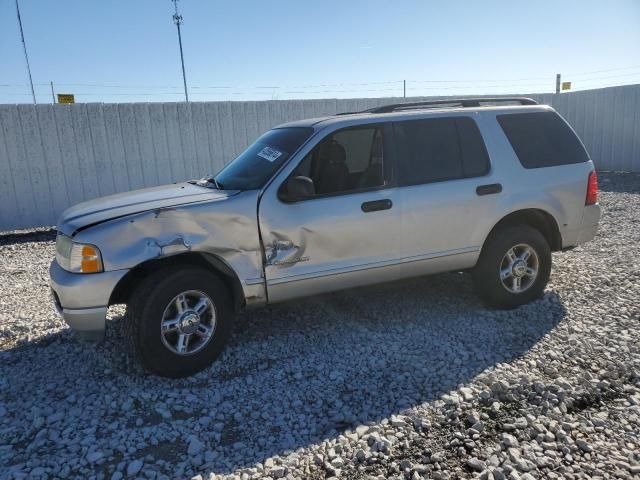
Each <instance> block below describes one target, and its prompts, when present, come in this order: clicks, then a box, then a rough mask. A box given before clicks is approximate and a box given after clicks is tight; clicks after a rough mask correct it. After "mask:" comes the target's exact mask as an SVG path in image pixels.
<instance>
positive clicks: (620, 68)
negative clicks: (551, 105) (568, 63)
mask: <svg viewBox="0 0 640 480" xmlns="http://www.w3.org/2000/svg"><path fill="white" fill-rule="evenodd" d="M634 68H640V65H631V66H629V67H618V68H608V69H606V70H592V71H590V72H580V73H566V74H565V75H569V76H573V77H577V76H582V75H589V74H592V73H605V72H615V71H618V70H631V69H634Z"/></svg>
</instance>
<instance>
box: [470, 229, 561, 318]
mask: <svg viewBox="0 0 640 480" xmlns="http://www.w3.org/2000/svg"><path fill="white" fill-rule="evenodd" d="M550 273H551V249H550V248H549V243H548V242H547V240H546V239H545V237H544V236H543V235H542V234H541V233H540V232H539V231H538V230H536V229H535V228H533V227H530V226H528V225H516V226H511V227H505V228H502V229H499V230H497V231H496V232H493V233H492V234H491V235H490V236H489V238H488V239H487V241H486V242H485V245H484V247H483V248H482V253H481V254H480V258H479V259H478V263H477V265H476V267H475V269H474V271H473V279H474V283H475V286H476V290H477V291H478V293H479V295H480V297H481V298H482V299H483V300H484V301H485V302H486V303H487V304H488V305H490V306H493V307H497V308H515V307H517V306H519V305H522V304H525V303H528V302H530V301H532V300H535V299H536V298H539V297H540V296H541V295H542V292H543V291H544V288H545V286H546V285H547V282H548V281H549V274H550Z"/></svg>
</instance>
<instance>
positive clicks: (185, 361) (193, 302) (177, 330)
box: [125, 267, 233, 377]
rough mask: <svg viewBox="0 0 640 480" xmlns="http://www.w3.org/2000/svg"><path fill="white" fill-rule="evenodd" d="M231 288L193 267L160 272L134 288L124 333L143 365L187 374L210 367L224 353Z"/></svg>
mask: <svg viewBox="0 0 640 480" xmlns="http://www.w3.org/2000/svg"><path fill="white" fill-rule="evenodd" d="M231 305H232V302H231V298H230V294H229V290H228V289H227V287H226V286H225V284H224V283H223V282H222V281H221V280H220V279H219V278H218V277H217V276H216V275H215V274H213V273H211V272H209V271H208V270H205V269H202V268H197V267H171V268H168V269H163V270H158V271H156V272H154V273H152V274H150V275H149V276H148V277H146V278H145V279H144V280H143V281H142V283H141V284H140V285H139V286H138V287H137V288H136V290H135V291H134V293H133V294H132V296H131V299H130V301H129V305H128V308H127V318H126V320H125V336H126V337H127V339H128V342H129V345H130V348H131V349H132V350H133V354H134V356H135V357H136V358H137V359H138V361H139V362H140V363H141V364H142V365H143V366H144V368H145V369H147V370H149V371H151V372H153V373H156V374H158V375H162V376H165V377H185V376H188V375H192V374H194V373H196V372H198V371H200V370H203V369H204V368H206V367H208V366H209V365H210V364H211V363H212V362H213V361H214V360H215V359H216V358H217V357H218V355H220V353H221V352H222V349H223V347H224V344H225V342H226V340H227V338H228V336H229V333H230V330H231V322H232V320H233V310H232V307H231Z"/></svg>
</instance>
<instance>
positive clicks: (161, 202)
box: [57, 182, 237, 236]
mask: <svg viewBox="0 0 640 480" xmlns="http://www.w3.org/2000/svg"><path fill="white" fill-rule="evenodd" d="M236 193H237V192H236V191H220V190H213V189H209V188H205V187H199V186H197V185H193V184H191V183H186V182H185V183H176V184H171V185H161V186H159V187H152V188H144V189H141V190H133V191H130V192H123V193H117V194H115V195H109V196H106V197H100V198H96V199H94V200H89V201H87V202H82V203H79V204H77V205H74V206H73V207H71V208H68V209H67V210H65V211H64V212H63V213H62V216H61V217H60V220H58V225H57V229H58V231H59V232H62V233H64V234H65V235H69V236H71V235H73V234H74V233H75V232H77V231H78V230H79V229H82V228H84V227H87V226H90V225H96V224H98V223H102V222H105V221H107V220H111V219H113V218H118V217H123V216H126V215H132V214H134V213H140V212H145V211H147V210H154V209H160V208H167V207H174V206H177V205H184V204H188V203H200V202H207V201H212V200H223V199H225V198H228V197H230V196H231V195H234V194H236Z"/></svg>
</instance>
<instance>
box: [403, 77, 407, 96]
mask: <svg viewBox="0 0 640 480" xmlns="http://www.w3.org/2000/svg"><path fill="white" fill-rule="evenodd" d="M402 85H403V98H407V81H406V80H403V81H402Z"/></svg>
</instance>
